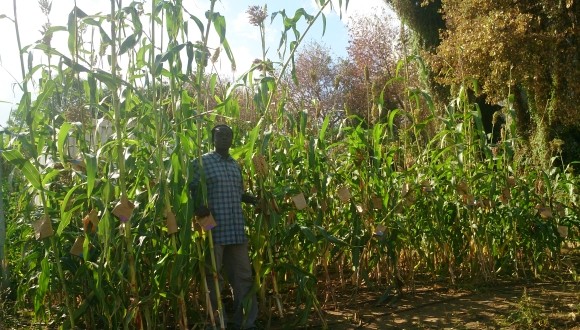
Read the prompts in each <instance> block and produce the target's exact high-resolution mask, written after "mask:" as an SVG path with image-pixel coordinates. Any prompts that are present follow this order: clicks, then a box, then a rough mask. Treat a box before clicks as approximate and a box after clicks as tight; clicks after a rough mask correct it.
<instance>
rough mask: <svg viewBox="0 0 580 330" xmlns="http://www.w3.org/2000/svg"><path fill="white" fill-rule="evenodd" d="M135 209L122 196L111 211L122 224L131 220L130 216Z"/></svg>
mask: <svg viewBox="0 0 580 330" xmlns="http://www.w3.org/2000/svg"><path fill="white" fill-rule="evenodd" d="M134 209H135V205H134V204H133V203H132V202H131V201H129V200H128V199H127V197H126V196H122V197H121V200H120V201H119V203H117V205H115V208H114V209H113V214H114V215H115V216H116V217H117V218H119V220H121V222H122V223H125V222H127V221H129V219H130V218H131V214H133V210H134Z"/></svg>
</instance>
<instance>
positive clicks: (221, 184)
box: [189, 152, 248, 245]
mask: <svg viewBox="0 0 580 330" xmlns="http://www.w3.org/2000/svg"><path fill="white" fill-rule="evenodd" d="M201 159H202V163H203V165H202V166H203V170H204V172H205V181H206V187H207V205H208V208H209V210H210V212H211V214H212V215H213V217H214V219H215V221H216V223H217V226H216V227H215V228H214V229H212V235H213V240H214V243H215V244H219V245H227V244H242V243H246V242H247V241H248V238H247V237H246V233H245V231H244V224H245V221H244V215H243V212H242V193H243V192H244V184H243V181H242V171H241V169H240V166H239V165H238V163H237V162H236V161H235V160H234V159H233V158H232V157H231V156H229V155H228V157H223V156H221V155H220V154H218V153H217V152H210V153H207V154H204V155H203V156H202V157H201ZM192 175H193V179H192V180H191V182H190V185H189V189H190V192H191V195H192V198H193V202H194V207H195V208H197V207H199V205H201V204H203V201H202V185H201V175H202V172H201V171H200V168H199V159H196V160H195V161H194V164H193V171H192Z"/></svg>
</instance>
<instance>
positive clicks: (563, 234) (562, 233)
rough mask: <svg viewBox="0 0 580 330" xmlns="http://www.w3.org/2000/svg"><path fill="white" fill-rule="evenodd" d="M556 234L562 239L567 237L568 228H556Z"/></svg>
mask: <svg viewBox="0 0 580 330" xmlns="http://www.w3.org/2000/svg"><path fill="white" fill-rule="evenodd" d="M558 234H560V237H562V238H566V237H568V226H558Z"/></svg>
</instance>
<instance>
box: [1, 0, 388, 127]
mask: <svg viewBox="0 0 580 330" xmlns="http://www.w3.org/2000/svg"><path fill="white" fill-rule="evenodd" d="M316 2H317V1H316V0H286V1H284V0H266V1H264V0H254V1H247V0H221V1H218V2H217V4H216V8H215V10H216V11H218V12H220V14H222V15H223V16H225V18H226V24H227V32H226V38H227V39H228V41H229V43H230V46H231V48H232V51H233V53H234V56H235V59H236V64H237V68H238V70H237V73H238V74H239V73H242V72H244V71H246V70H247V69H248V68H249V67H250V65H251V62H252V61H253V60H254V59H255V58H260V57H261V56H260V54H261V45H260V35H259V30H258V28H257V27H255V26H252V25H251V24H250V23H249V21H248V15H247V13H246V10H247V9H248V7H249V6H251V5H260V6H262V5H264V4H267V6H268V13H273V12H276V11H279V10H283V9H284V10H286V14H287V15H289V16H293V14H294V12H295V11H296V10H297V9H298V8H304V9H305V10H306V11H307V12H308V13H310V14H315V13H316V12H318V9H317V5H316ZM335 2H336V3H338V1H335ZM344 2H345V1H343V3H344ZM74 3H75V1H74V0H53V1H52V10H51V13H50V16H49V19H50V22H51V24H52V25H53V26H57V25H61V26H66V24H67V17H68V14H69V12H70V11H71V9H72V8H73V6H74ZM76 3H77V6H78V7H79V8H81V9H82V10H83V11H84V12H86V13H87V14H89V15H90V14H96V13H99V12H103V13H106V12H108V11H109V10H110V1H108V0H77V1H76ZM129 3H130V2H129V1H124V2H123V5H127V4H129ZM184 4H185V6H186V8H187V9H188V10H189V11H190V12H192V13H193V14H195V15H199V16H198V17H200V18H203V17H204V16H203V13H204V12H205V11H206V10H208V9H209V1H208V0H203V1H184ZM384 7H385V5H384V2H383V0H351V1H350V2H349V7H348V10H347V11H346V13H343V17H342V19H340V18H339V16H338V13H337V12H333V11H327V12H326V13H325V14H326V19H327V21H326V32H325V34H324V36H323V35H322V20H319V21H318V22H317V23H316V25H315V27H314V29H313V30H311V31H310V32H309V34H308V36H309V39H310V40H315V41H317V42H320V43H323V44H325V45H326V46H328V47H329V48H330V49H331V52H332V53H333V55H335V56H342V57H344V56H346V47H347V45H348V34H347V29H346V24H347V22H348V20H349V17H352V16H354V15H370V14H373V13H376V12H380V10H381V9H380V8H384ZM17 10H18V20H19V29H20V38H21V43H22V46H23V47H24V46H26V45H30V44H33V43H34V42H35V41H36V40H38V39H40V38H41V34H40V32H39V31H40V30H41V26H42V24H43V23H44V22H46V17H45V16H44V15H43V14H42V12H41V11H40V8H39V6H38V0H18V1H17ZM147 11H149V10H147ZM0 15H6V16H7V17H9V18H13V17H14V13H13V7H12V1H8V0H2V1H0ZM266 22H267V25H266V42H267V47H269V52H268V57H269V58H270V59H271V60H273V61H275V60H277V59H278V55H277V53H276V49H277V46H278V43H279V40H280V35H281V29H282V23H281V21H280V19H279V18H277V19H276V20H275V21H274V23H273V24H271V25H270V24H269V22H270V19H269V18H268V19H267V21H266ZM0 31H3V34H2V44H3V47H2V48H0V126H4V125H5V124H6V121H7V119H8V115H9V113H10V111H11V109H12V108H14V107H16V106H17V104H16V102H18V100H19V99H20V96H21V93H20V90H19V87H18V86H17V84H16V83H17V82H18V81H20V80H21V79H22V78H21V74H20V62H19V59H18V47H17V43H16V34H15V33H14V25H13V23H12V22H11V21H10V20H9V19H7V18H4V19H0ZM59 34H60V35H58V36H55V38H54V39H53V43H52V46H53V47H55V48H56V49H58V50H60V51H62V52H64V53H65V54H66V53H67V52H68V48H67V46H66V32H59ZM214 39H215V38H214ZM190 40H191V41H195V40H196V39H195V38H194V37H193V36H190ZM210 41H211V38H210ZM35 56H37V54H35ZM222 58H223V59H222V60H221V63H219V62H218V65H219V64H221V67H220V68H219V69H220V70H223V71H224V72H228V71H229V67H230V64H229V62H227V61H226V60H225V56H222ZM42 61H43V59H42V58H37V57H35V59H34V63H35V64H38V63H41V62H42ZM234 74H235V73H234Z"/></svg>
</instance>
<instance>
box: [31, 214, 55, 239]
mask: <svg viewBox="0 0 580 330" xmlns="http://www.w3.org/2000/svg"><path fill="white" fill-rule="evenodd" d="M32 227H34V237H36V239H37V240H41V239H43V238H46V237H50V236H52V235H54V229H53V228H52V221H51V220H50V217H49V216H48V215H43V216H42V217H40V219H38V220H37V221H36V222H34V224H32Z"/></svg>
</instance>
